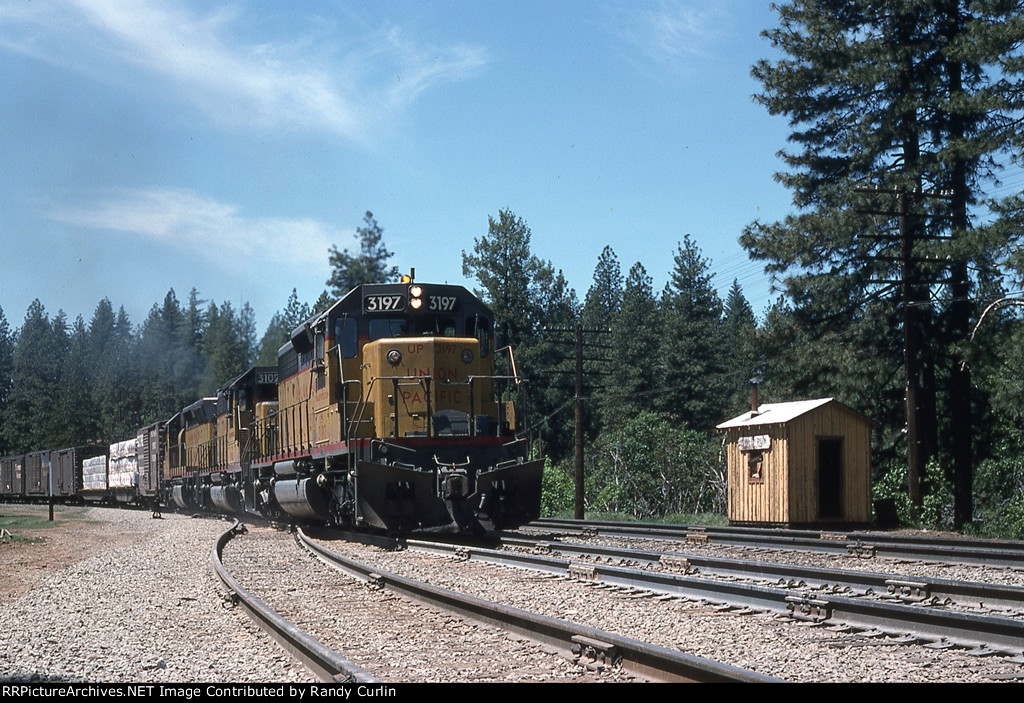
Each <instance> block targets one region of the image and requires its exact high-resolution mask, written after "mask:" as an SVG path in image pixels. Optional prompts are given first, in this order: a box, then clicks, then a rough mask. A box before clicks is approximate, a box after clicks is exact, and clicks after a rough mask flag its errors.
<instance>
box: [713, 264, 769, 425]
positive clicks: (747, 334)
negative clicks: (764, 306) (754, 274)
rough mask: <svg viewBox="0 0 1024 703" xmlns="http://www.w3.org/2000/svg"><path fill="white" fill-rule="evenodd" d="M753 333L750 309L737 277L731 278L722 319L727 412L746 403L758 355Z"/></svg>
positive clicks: (755, 323)
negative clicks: (735, 278)
mask: <svg viewBox="0 0 1024 703" xmlns="http://www.w3.org/2000/svg"><path fill="white" fill-rule="evenodd" d="M757 335H758V330H757V318H756V317H755V316H754V309H753V308H751V307H750V303H749V302H747V299H746V298H745V297H744V295H743V289H742V288H741V287H740V283H739V281H738V280H733V282H732V287H731V288H730V289H729V296H728V297H727V298H726V299H725V314H724V316H723V319H722V338H723V341H724V346H725V372H726V376H725V383H726V386H727V387H728V389H729V390H728V401H729V406H728V412H729V414H738V413H739V412H740V411H742V410H743V409H744V408H745V407H746V404H745V402H744V401H745V399H746V397H747V387H748V383H749V382H750V379H751V378H753V377H754V376H756V372H757V366H758V361H759V358H760V356H761V354H760V349H759V345H758V340H757Z"/></svg>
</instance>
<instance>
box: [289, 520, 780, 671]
mask: <svg viewBox="0 0 1024 703" xmlns="http://www.w3.org/2000/svg"><path fill="white" fill-rule="evenodd" d="M299 540H300V541H301V543H302V544H303V545H304V546H306V548H308V549H309V550H310V551H311V552H313V553H314V554H316V556H317V557H318V558H320V559H321V560H323V561H324V562H325V563H327V564H329V565H331V566H332V567H334V568H336V569H339V570H341V571H343V572H345V573H347V574H349V575H350V576H353V577H354V578H357V579H360V580H362V581H365V582H367V583H370V584H373V586H374V587H377V588H382V589H387V590H390V591H393V592H395V593H399V594H401V595H403V596H404V597H406V598H409V599H411V600H414V601H417V602H421V603H425V604H428V605H430V606H432V607H438V608H443V609H445V610H449V611H452V612H455V613H458V614H460V615H462V616H464V617H469V618H473V619H476V620H479V621H482V622H485V623H488V624H491V625H496V626H498V627H500V628H502V629H505V630H508V631H510V632H514V633H517V634H520V635H522V636H525V637H527V638H529V639H531V640H534V641H538V642H542V643H544V644H546V645H548V646H550V647H553V648H555V649H556V650H557V651H559V652H560V653H562V654H563V655H564V656H567V657H571V658H573V659H575V660H577V661H581V662H582V663H584V664H585V665H586V666H588V667H597V668H603V667H617V668H621V669H623V670H624V671H628V672H630V673H632V674H635V675H637V676H642V677H644V678H646V679H649V680H654V681H668V682H673V681H687V682H768V681H772V680H774V679H772V678H771V677H768V676H764V675H762V674H758V673H756V672H752V671H747V670H744V669H740V668H737V667H732V666H728V665H725V664H721V663H719V662H715V661H711V660H709V659H704V658H701V657H695V656H692V655H688V654H685V653H682V652H678V651H675V650H671V649H667V648H664V647H660V646H657V645H653V644H649V643H645V642H640V641H638V640H634V639H630V638H628V637H623V636H621V635H617V634H614V633H611V632H605V631H602V630H598V629H596V628H592V627H587V626H584V625H579V624H574V623H571V622H567V621H564V620H559V619H557V618H552V617H548V616H545V615H541V614H538V613H532V612H529V611H526V610H522V609H519V608H513V607H509V606H506V605H502V604H500V603H495V602H491V601H486V600H484V599H481V598H476V597H474V596H470V595H467V594H464V593H459V592H456V591H454V590H451V589H445V588H440V587H437V586H433V585H430V584H427V583H424V582H422V581H418V580H416V579H411V578H407V577H404V576H400V575H398V574H394V573H389V572H386V571H383V570H381V569H377V568H374V567H372V566H369V565H366V564H362V563H359V562H357V561H355V560H353V559H351V558H349V557H346V556H344V555H342V554H339V553H337V552H335V551H333V550H331V549H329V548H327V547H325V546H324V545H322V544H320V543H319V542H317V541H314V540H312V539H310V537H309V536H307V535H306V534H305V533H303V532H302V531H301V530H300V531H299Z"/></svg>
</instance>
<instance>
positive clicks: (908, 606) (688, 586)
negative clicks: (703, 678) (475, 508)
mask: <svg viewBox="0 0 1024 703" xmlns="http://www.w3.org/2000/svg"><path fill="white" fill-rule="evenodd" d="M506 542H507V543H510V544H512V545H513V546H517V547H522V546H524V545H531V546H537V545H538V544H540V545H542V549H543V551H546V552H551V553H559V552H560V553H563V554H569V555H572V556H575V557H586V558H587V559H588V561H586V562H582V561H573V560H571V559H563V558H557V557H552V556H548V555H545V554H534V553H525V552H521V551H507V550H497V549H489V548H482V547H471V546H466V545H454V544H446V543H439V542H427V541H420V540H407V541H406V545H407V547H408V548H410V549H415V550H420V551H426V552H431V553H435V554H443V555H447V556H450V557H453V558H458V559H463V560H474V559H475V560H481V561H486V562H490V563H496V564H503V565H506V566H514V567H518V568H526V569H532V570H537V571H543V572H546V573H551V574H559V575H565V576H567V577H569V578H574V579H577V580H580V581H585V582H590V583H594V584H601V585H606V586H614V587H620V588H626V589H633V590H634V591H636V592H639V593H643V592H651V593H660V594H666V595H672V596H680V597H684V598H688V599H693V600H704V601H708V602H711V603H714V604H719V605H721V606H723V607H730V608H737V609H741V608H746V609H754V610H767V611H772V612H775V613H779V614H783V615H787V616H788V617H790V618H792V619H794V620H797V621H802V622H807V623H813V624H817V625H837V626H842V627H845V628H854V629H856V630H857V631H860V632H870V633H879V634H883V635H886V636H889V637H893V638H897V639H900V640H902V641H905V642H908V643H909V642H917V643H920V644H924V645H927V646H930V647H934V648H950V647H959V648H961V649H965V650H969V653H971V654H972V655H975V656H979V655H1000V656H1003V657H1006V658H1007V659H1008V660H1009V661H1011V662H1014V663H1024V619H1021V618H1012V617H1004V616H1000V615H992V614H988V613H978V612H962V611H951V610H944V609H941V608H936V607H926V606H925V605H924V604H925V601H926V600H927V599H923V598H922V599H916V595H918V594H920V593H921V592H922V591H923V590H927V588H928V587H929V586H933V587H938V588H946V589H947V590H949V591H950V592H951V593H958V594H962V593H969V594H971V596H972V597H977V596H979V595H981V594H984V593H994V594H999V596H1001V597H1002V598H1004V599H1005V600H1008V601H1009V602H1012V603H1013V604H1016V605H1024V589H1019V588H1012V587H999V586H995V585H992V584H972V583H962V582H954V581H944V582H940V581H938V580H933V581H932V582H931V583H930V584H929V583H912V582H909V581H907V580H906V579H904V578H901V577H899V576H895V575H885V574H870V573H860V572H845V571H838V570H827V569H817V570H813V577H817V578H822V579H825V580H824V581H822V583H821V584H820V585H821V588H817V589H814V588H811V587H808V586H807V583H806V582H805V581H804V580H803V576H802V575H801V573H802V571H803V570H804V569H805V568H806V567H786V566H784V565H776V564H769V563H766V562H747V563H741V562H739V560H711V559H700V558H698V559H697V560H698V561H699V562H700V563H701V564H703V565H705V566H717V567H718V568H720V569H722V570H723V571H725V572H728V573H730V574H732V575H735V574H743V575H744V576H745V577H746V578H747V579H748V580H747V581H736V580H722V579H721V578H705V577H703V576H696V575H692V574H687V573H672V572H670V571H651V570H647V569H639V568H633V567H624V566H614V565H609V564H607V563H601V562H602V561H604V560H606V559H607V558H608V557H609V555H614V558H617V559H620V560H626V561H632V562H634V563H640V562H645V563H647V564H648V565H650V564H658V565H659V566H661V567H666V566H667V567H668V568H669V569H680V568H682V569H683V570H686V569H687V568H689V567H690V566H691V562H688V561H687V560H686V558H684V557H681V555H672V554H658V553H655V552H641V551H638V550H628V549H609V548H604V547H594V548H591V547H589V546H588V545H564V544H561V543H549V542H543V543H531V542H530V541H529V540H521V539H520V540H506ZM666 557H667V558H666ZM759 570H760V571H763V572H768V573H770V572H772V571H775V572H777V573H786V574H787V575H788V577H789V580H788V581H784V584H785V586H786V587H778V586H762V585H757V584H755V583H752V582H750V580H749V579H751V577H752V576H753V575H755V574H758V573H759ZM805 575H806V576H808V577H812V576H811V572H810V571H809V572H807V574H805ZM794 579H796V580H795V581H794ZM843 579H847V580H849V581H850V583H852V584H856V585H857V586H860V587H863V586H864V585H865V584H873V585H875V586H881V587H882V588H884V589H885V591H886V592H887V593H889V587H890V586H891V587H893V588H894V592H895V593H898V594H899V595H896V596H894V597H895V598H896V599H898V600H899V601H900V602H899V603H896V602H893V601H892V600H878V599H874V598H867V597H864V596H865V595H869V594H868V593H866V592H865V593H861V594H856V595H842V594H840V593H837V592H836V590H835V589H834V588H833V587H834V586H835V585H836V584H837V581H840V580H843ZM827 581H831V583H827ZM869 590H870V589H869ZM932 604H934V601H932Z"/></svg>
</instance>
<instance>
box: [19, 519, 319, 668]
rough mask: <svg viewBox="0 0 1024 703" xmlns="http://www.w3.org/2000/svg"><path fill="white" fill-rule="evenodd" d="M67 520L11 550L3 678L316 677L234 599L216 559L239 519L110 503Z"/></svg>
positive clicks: (42, 531)
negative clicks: (158, 514) (227, 596)
mask: <svg viewBox="0 0 1024 703" xmlns="http://www.w3.org/2000/svg"><path fill="white" fill-rule="evenodd" d="M46 510H47V509H46V507H28V506H0V514H3V515H10V514H11V513H12V512H18V513H31V514H34V515H42V516H44V517H45V515H46ZM57 519H58V521H60V522H61V523H62V524H60V525H57V526H55V527H53V528H49V529H41V530H33V531H31V533H32V536H42V537H43V539H44V540H45V541H43V542H42V543H29V542H25V541H16V542H13V543H5V544H2V545H0V568H3V570H4V576H3V577H2V580H0V582H2V583H3V584H4V587H3V594H2V596H0V606H2V608H3V615H2V623H3V624H2V627H0V651H2V652H3V653H4V654H3V656H2V657H0V679H3V680H6V681H17V682H26V681H29V682H31V681H88V682H211V683H219V682H268V681H274V682H309V681H313V680H314V679H313V677H312V675H311V674H310V673H309V672H307V671H306V670H305V669H304V668H303V667H301V666H300V665H298V664H296V663H294V662H293V661H292V660H291V658H290V657H289V655H288V654H286V653H285V652H284V651H283V650H282V649H280V648H279V647H278V646H277V645H276V644H275V643H274V642H273V641H272V640H271V639H270V638H269V637H268V636H267V635H265V634H264V633H262V632H261V631H260V630H259V629H258V628H257V627H256V626H255V625H254V624H253V623H252V622H251V621H250V620H249V619H248V618H247V617H246V616H245V614H244V613H243V612H242V611H241V610H239V609H237V608H233V607H229V606H228V605H227V603H226V602H225V601H224V599H223V597H222V595H223V592H222V590H221V589H220V587H219V585H218V583H217V580H216V577H215V576H214V575H213V573H212V570H211V568H210V554H211V551H212V548H213V544H214V541H215V540H216V538H217V536H218V535H219V534H221V533H223V532H224V530H226V529H227V528H228V526H229V524H228V523H226V522H223V521H219V520H210V519H192V518H189V517H187V516H183V515H175V514H165V515H164V517H163V519H160V520H156V519H153V518H152V516H151V514H150V513H149V512H148V511H137V510H113V509H102V508H61V509H60V510H59V512H58V514H57ZM12 532H14V536H15V537H16V538H17V537H19V534H18V531H16V530H12ZM69 562H70V563H69Z"/></svg>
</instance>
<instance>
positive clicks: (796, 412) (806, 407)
mask: <svg viewBox="0 0 1024 703" xmlns="http://www.w3.org/2000/svg"><path fill="white" fill-rule="evenodd" d="M829 403H836V404H837V405H839V406H841V407H842V408H844V409H846V410H849V411H850V412H851V413H853V414H854V415H857V416H858V417H863V418H864V421H865V422H868V423H871V424H872V425H874V424H875V422H874V421H872V420H870V419H868V418H866V417H864V416H863V415H861V414H860V413H858V412H857V411H856V410H853V409H851V408H847V407H846V406H845V405H843V404H842V403H840V402H839V401H837V400H836V399H835V398H817V399H815V400H796V401H792V402H789V403H763V404H761V405H759V406H758V408H757V413H754V412H753V411H751V410H748V411H747V412H745V413H743V414H742V415H740V416H738V417H734V418H733V419H731V420H726V421H725V422H723V423H722V424H720V425H718V426H717V428H716V429H719V430H727V429H729V428H731V427H752V426H755V425H778V424H782V423H785V422H789V421H790V420H794V419H796V418H798V417H800V416H801V415H803V414H805V413H809V412H810V411H812V410H814V409H816V408H820V407H822V406H824V405H828V404H829Z"/></svg>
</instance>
